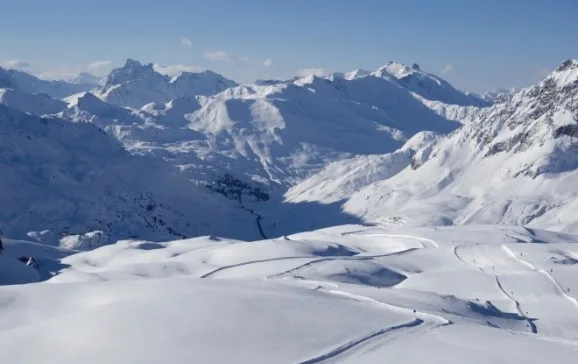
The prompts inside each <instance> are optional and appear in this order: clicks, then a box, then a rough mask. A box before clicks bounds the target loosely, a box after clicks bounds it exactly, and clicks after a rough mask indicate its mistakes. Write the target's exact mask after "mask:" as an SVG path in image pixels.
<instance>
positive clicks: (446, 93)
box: [372, 62, 491, 107]
mask: <svg viewBox="0 0 578 364" xmlns="http://www.w3.org/2000/svg"><path fill="white" fill-rule="evenodd" d="M372 75H374V76H376V77H384V78H388V79H392V78H393V79H395V80H397V81H398V82H399V84H400V85H402V86H403V87H405V88H407V89H408V90H410V91H412V92H415V93H416V94H418V95H420V96H422V97H424V98H425V99H428V100H432V101H441V102H443V103H446V104H452V105H461V106H479V107H484V106H489V105H490V104H491V101H488V100H483V99H481V98H480V97H478V96H476V95H473V94H469V93H466V92H463V91H460V90H458V89H456V88H454V87H453V86H452V85H451V84H450V83H449V82H447V81H445V80H443V79H441V78H440V77H437V76H435V75H433V74H431V73H427V72H424V71H422V70H421V69H420V67H419V65H418V64H417V63H414V64H413V65H412V66H411V67H410V66H407V65H405V64H402V63H398V62H388V63H387V64H386V65H385V66H383V67H380V68H379V69H378V70H377V71H375V72H373V73H372Z"/></svg>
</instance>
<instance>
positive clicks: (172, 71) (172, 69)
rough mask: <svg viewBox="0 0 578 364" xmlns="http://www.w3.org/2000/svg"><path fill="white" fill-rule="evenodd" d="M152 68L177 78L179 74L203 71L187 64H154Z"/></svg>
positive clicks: (201, 68) (198, 67)
mask: <svg viewBox="0 0 578 364" xmlns="http://www.w3.org/2000/svg"><path fill="white" fill-rule="evenodd" d="M153 68H154V69H155V71H157V72H159V73H162V74H164V75H167V76H177V75H179V74H180V73H181V72H201V71H204V70H205V68H203V67H200V66H195V65H188V64H169V65H161V64H154V65H153Z"/></svg>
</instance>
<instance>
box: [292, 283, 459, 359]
mask: <svg viewBox="0 0 578 364" xmlns="http://www.w3.org/2000/svg"><path fill="white" fill-rule="evenodd" d="M328 293H330V294H335V295H340V296H345V297H348V298H350V299H352V300H354V301H357V302H369V303H373V304H376V305H378V306H380V307H382V308H384V309H387V310H394V311H400V312H403V313H404V314H408V315H412V314H413V315H414V319H413V320H412V321H409V322H407V323H404V324H400V325H395V326H390V327H386V328H383V329H381V330H378V331H374V332H371V333H368V334H366V335H364V336H362V337H360V338H357V339H354V340H352V341H350V342H348V343H345V344H343V345H340V346H338V347H336V348H334V349H332V350H330V351H328V352H326V353H324V354H321V355H319V356H316V357H314V358H311V359H308V360H305V361H301V362H299V364H314V363H324V364H329V363H338V362H341V361H343V360H345V359H348V358H353V357H357V356H360V355H363V354H364V353H365V352H367V351H368V350H371V349H374V348H376V347H378V346H383V345H386V344H388V343H390V342H392V341H395V340H400V339H403V338H406V337H408V336H410V335H416V334H418V333H421V332H425V331H430V330H433V329H436V328H439V327H442V326H447V325H451V324H452V322H451V321H448V320H446V319H444V318H443V317H440V316H435V315H430V314H426V313H423V312H418V311H416V312H415V313H414V312H413V311H412V310H410V309H406V308H403V307H399V306H394V305H390V304H388V303H385V302H381V301H378V300H376V299H373V298H370V297H367V296H362V295H358V294H352V293H348V292H344V291H338V290H329V291H328ZM418 316H420V317H422V318H420V317H418ZM425 318H428V319H429V320H425Z"/></svg>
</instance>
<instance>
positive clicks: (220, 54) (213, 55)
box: [203, 51, 237, 62]
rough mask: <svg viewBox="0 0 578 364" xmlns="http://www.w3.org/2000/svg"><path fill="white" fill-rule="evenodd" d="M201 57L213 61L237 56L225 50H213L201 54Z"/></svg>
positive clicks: (230, 59) (228, 60)
mask: <svg viewBox="0 0 578 364" xmlns="http://www.w3.org/2000/svg"><path fill="white" fill-rule="evenodd" d="M203 57H205V58H208V59H210V60H213V61H227V62H230V61H233V60H235V59H237V57H236V56H235V55H233V54H231V53H229V52H227V51H214V52H207V53H205V54H203Z"/></svg>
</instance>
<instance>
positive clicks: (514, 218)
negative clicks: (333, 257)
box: [273, 60, 578, 233]
mask: <svg viewBox="0 0 578 364" xmlns="http://www.w3.org/2000/svg"><path fill="white" fill-rule="evenodd" d="M577 122H578V62H577V61H571V60H570V61H566V62H564V63H563V64H562V65H560V67H558V68H557V69H556V70H555V71H554V72H553V73H551V74H550V75H549V76H548V77H546V78H545V79H544V80H543V81H541V82H539V83H538V84H536V85H534V86H531V87H528V88H525V89H522V90H520V91H519V92H517V93H515V94H513V95H512V96H511V97H507V98H502V99H501V100H500V101H499V102H497V103H496V104H495V105H494V106H493V107H491V108H485V109H478V110H477V111H476V112H473V113H471V120H470V121H469V122H467V123H466V124H465V125H464V126H463V127H462V128H460V129H459V130H457V131H455V132H454V133H452V134H450V135H449V136H448V137H446V138H441V139H438V140H437V141H435V142H434V143H432V144H431V145H430V146H426V148H427V149H429V150H427V153H426V154H425V155H424V154H423V151H422V152H420V154H419V158H415V157H414V158H413V159H412V160H411V161H408V160H407V159H405V163H406V166H405V168H404V169H403V170H401V171H400V172H399V173H392V174H393V175H392V176H389V175H387V173H385V174H386V176H385V177H384V178H383V179H382V180H380V181H375V180H372V178H367V175H368V171H367V170H365V169H359V170H358V171H357V172H356V173H355V175H354V176H351V175H344V176H342V177H339V176H336V175H335V174H332V173H330V172H331V171H332V170H333V169H335V170H342V169H343V168H344V167H343V166H344V165H349V166H351V167H353V168H354V166H355V165H357V164H359V163H360V160H359V158H354V159H350V160H348V161H341V162H339V163H338V164H335V165H329V166H327V167H326V169H325V172H323V174H319V175H318V176H314V177H312V178H311V179H310V180H308V181H305V182H303V184H301V185H297V186H295V187H293V189H292V190H291V191H290V192H289V193H288V194H287V195H286V197H287V200H286V202H288V203H293V202H300V201H307V202H319V203H322V204H323V203H331V202H335V201H334V200H332V199H330V198H329V199H328V197H327V196H330V195H331V191H336V190H339V189H340V188H345V187H344V186H347V185H348V184H350V183H351V181H352V179H353V180H359V181H367V182H369V183H367V184H365V183H362V184H357V185H356V186H355V188H356V190H355V191H351V192H350V193H348V194H347V195H344V196H343V199H342V200H340V204H342V205H343V206H342V212H343V214H344V215H349V216H353V217H355V218H358V219H361V220H362V221H365V222H371V223H379V224H392V223H393V224H398V223H404V224H412V225H452V224H515V225H522V224H523V225H525V224H530V225H531V226H532V225H535V226H549V227H557V228H558V229H561V230H568V231H576V229H577V228H578V215H577V214H576V211H578V205H576V201H578V198H577V197H578V189H577V188H576V186H578V172H577V168H578V158H577V157H576V155H577V151H578V149H577V148H578V138H577V137H578V133H577V130H578V129H577V128H578V126H577V125H578V124H577ZM408 147H409V146H407V147H404V148H406V149H407V148H408ZM402 151H403V148H402V150H400V152H396V153H398V154H399V153H402ZM418 151H419V148H418ZM394 157H395V154H393V155H390V156H383V157H375V158H379V160H391V159H392V158H394ZM348 168H349V167H348ZM374 168H378V167H374ZM381 168H383V169H388V168H391V167H389V166H388V164H387V163H383V164H382V165H381ZM396 169H400V168H399V167H396ZM324 174H325V175H326V177H324ZM324 181H325V182H324ZM329 181H330V183H331V184H327V183H328V182H329ZM323 186H330V187H328V190H324V189H323ZM329 190H331V191H329ZM313 219H314V217H313ZM334 223H338V222H337V221H334ZM279 226H282V224H280V223H279V222H277V224H276V228H277V229H279ZM273 230H274V229H273ZM279 233H282V232H281V231H279Z"/></svg>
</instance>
